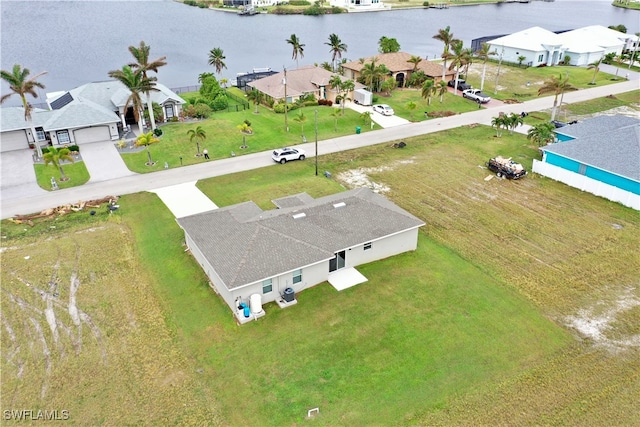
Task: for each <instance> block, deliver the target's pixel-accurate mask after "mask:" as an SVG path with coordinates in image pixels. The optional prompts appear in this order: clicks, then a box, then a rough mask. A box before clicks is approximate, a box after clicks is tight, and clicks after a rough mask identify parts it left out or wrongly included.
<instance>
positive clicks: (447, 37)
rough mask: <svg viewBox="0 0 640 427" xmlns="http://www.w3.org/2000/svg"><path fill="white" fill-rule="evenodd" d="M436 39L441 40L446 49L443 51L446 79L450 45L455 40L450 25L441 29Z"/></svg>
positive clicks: (443, 71)
mask: <svg viewBox="0 0 640 427" xmlns="http://www.w3.org/2000/svg"><path fill="white" fill-rule="evenodd" d="M433 38H434V39H436V40H440V41H441V42H442V43H443V44H444V50H443V51H442V58H443V60H444V62H443V63H442V80H444V76H445V72H446V70H447V55H448V54H449V46H451V43H452V42H453V41H454V40H455V38H454V37H453V33H452V32H451V29H450V28H449V26H447V28H444V29H442V28H441V29H439V30H438V33H437V34H436V35H434V36H433Z"/></svg>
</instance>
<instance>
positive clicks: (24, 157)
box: [0, 149, 47, 200]
mask: <svg viewBox="0 0 640 427" xmlns="http://www.w3.org/2000/svg"><path fill="white" fill-rule="evenodd" d="M33 154H34V151H33V150H29V149H24V150H16V151H8V152H6V153H2V156H0V167H1V168H2V182H1V183H0V186H1V187H2V191H1V192H0V200H9V199H15V198H18V197H29V196H37V195H41V194H46V193H47V191H45V190H43V189H42V188H40V187H39V186H38V184H37V182H36V171H35V170H34V169H33Z"/></svg>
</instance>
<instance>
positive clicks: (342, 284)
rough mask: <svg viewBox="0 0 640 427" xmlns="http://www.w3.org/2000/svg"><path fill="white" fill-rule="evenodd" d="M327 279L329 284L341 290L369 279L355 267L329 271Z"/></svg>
mask: <svg viewBox="0 0 640 427" xmlns="http://www.w3.org/2000/svg"><path fill="white" fill-rule="evenodd" d="M327 280H328V281H329V283H331V286H333V287H334V288H336V290H338V291H343V290H345V289H347V288H350V287H352V286H355V285H359V284H360V283H364V282H366V281H367V280H369V279H367V278H366V277H364V276H363V275H362V274H361V273H360V272H359V271H358V270H356V269H355V268H341V269H340V270H338V271H334V272H333V273H329V278H328V279H327Z"/></svg>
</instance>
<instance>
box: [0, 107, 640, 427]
mask: <svg viewBox="0 0 640 427" xmlns="http://www.w3.org/2000/svg"><path fill="white" fill-rule="evenodd" d="M585 108H586V107H585ZM405 141H406V142H408V146H407V147H406V148H405V149H403V150H398V149H393V148H391V147H390V144H389V145H380V146H375V147H369V148H366V149H360V150H355V151H351V152H344V153H337V154H334V155H330V156H323V157H322V158H321V159H320V163H321V165H322V166H321V168H322V170H330V171H331V172H332V173H333V176H334V178H335V180H333V179H327V178H324V177H323V176H320V177H315V176H314V173H313V171H314V166H313V162H308V161H307V162H294V163H291V164H288V165H287V167H286V168H283V167H280V166H278V165H275V166H273V167H268V168H264V169H261V170H256V171H250V172H246V173H242V174H236V175H230V176H223V177H219V178H215V179H211V180H207V181H204V182H201V183H200V184H199V186H200V188H201V189H203V191H205V192H206V193H207V194H208V195H210V197H211V198H212V199H213V200H214V201H215V202H216V203H217V204H219V205H221V206H224V205H228V204H232V203H237V202H241V201H245V200H247V199H253V200H254V201H256V202H257V203H258V204H259V205H260V206H262V207H263V208H267V207H269V200H270V199H272V198H276V197H280V196H283V195H286V194H291V193H295V192H298V191H302V190H305V191H308V192H309V193H310V194H311V195H312V196H315V197H317V196H321V195H324V194H330V193H333V192H335V191H338V189H339V188H340V186H341V185H343V186H345V187H349V186H350V185H352V184H350V183H351V182H352V179H351V177H353V176H354V175H359V176H361V177H366V178H368V179H369V180H372V181H375V182H377V183H381V184H384V185H386V186H387V187H388V188H389V191H388V192H387V196H388V197H390V198H391V199H392V200H394V201H395V202H396V203H398V204H399V205H400V206H402V207H404V208H406V209H407V210H409V211H411V212H412V213H413V214H415V215H417V216H418V217H420V218H422V219H424V220H425V222H426V223H427V225H426V226H425V227H423V230H422V232H421V233H420V241H419V249H418V250H417V251H415V252H413V253H407V254H403V255H400V256H397V257H394V258H391V259H388V260H384V261H381V262H377V263H373V264H369V265H366V266H362V267H359V270H360V271H361V272H362V273H363V274H364V275H365V276H367V277H368V278H369V282H367V283H365V284H362V285H359V286H357V287H355V288H351V289H349V290H346V291H343V292H336V291H335V290H334V289H333V288H332V287H330V286H329V285H327V284H322V285H319V286H317V287H315V288H312V289H309V290H306V291H304V292H303V293H301V294H300V295H299V296H298V299H299V304H298V305H296V306H294V307H291V308H288V309H286V310H280V309H279V308H277V306H274V305H273V304H268V305H266V306H265V309H266V311H267V316H266V317H265V318H263V319H261V320H260V321H258V322H254V323H250V324H247V325H244V326H242V327H239V326H236V325H235V323H234V321H233V319H232V315H231V313H230V311H229V310H228V308H227V307H226V305H225V304H224V303H223V302H222V301H221V300H220V299H219V297H217V296H216V295H215V294H214V293H213V292H212V291H211V290H210V288H209V287H208V286H207V282H206V278H205V276H204V273H203V272H202V270H201V269H200V268H199V267H198V266H197V265H196V263H195V262H194V261H193V259H192V258H191V256H190V255H189V254H188V253H186V252H184V247H183V246H182V245H181V243H182V242H183V234H182V233H181V231H180V230H179V228H178V227H177V225H176V223H175V221H174V219H173V218H172V216H171V214H170V213H169V211H168V209H166V208H165V207H164V205H163V204H162V203H161V202H160V201H159V200H158V199H157V198H156V196H155V195H153V194H149V193H144V194H137V195H131V196H126V197H123V198H122V199H121V200H120V205H121V209H120V211H118V214H116V215H112V216H111V217H109V216H107V215H104V216H102V217H99V218H93V219H92V218H90V217H87V216H82V217H79V218H80V220H81V221H82V222H80V223H79V224H78V225H76V226H75V227H76V228H73V227H74V226H72V225H70V223H71V220H67V219H61V220H60V221H58V223H59V224H60V225H61V226H60V227H59V228H56V229H53V230H52V229H50V228H49V226H48V224H47V223H45V224H42V225H39V226H36V227H34V228H28V229H27V230H26V231H23V228H22V226H16V225H11V224H8V223H3V230H2V235H3V240H2V241H3V246H4V247H8V249H6V250H5V251H4V253H3V258H2V285H1V286H2V297H3V298H2V313H3V315H2V322H3V328H4V331H3V332H6V331H8V330H9V329H8V328H7V325H9V328H10V329H11V330H12V331H14V333H13V334H12V333H3V335H2V341H1V344H2V354H3V359H2V365H1V367H2V395H3V401H2V409H3V410H4V409H7V408H8V406H10V407H23V406H27V407H32V406H39V407H44V405H45V403H44V402H46V404H49V403H51V402H53V404H54V405H57V404H58V402H60V403H59V404H60V405H61V404H62V403H63V402H64V403H66V402H73V405H74V406H72V409H73V411H72V416H73V414H74V413H77V414H80V415H83V416H84V415H88V416H93V418H91V417H89V418H87V420H88V421H89V423H91V424H123V423H127V424H132V423H136V424H149V425H152V424H158V423H163V424H176V423H182V424H205V423H208V424H221V425H244V424H246V422H247V420H252V422H254V423H256V424H259V425H293V424H296V425H300V424H319V425H398V424H399V425H412V424H415V425H495V424H514V425H526V424H529V425H530V424H534V425H540V424H554V425H614V424H617V425H637V424H638V423H640V418H639V415H638V412H637V408H636V405H637V396H638V394H639V393H640V376H639V372H640V344H639V343H638V336H639V335H640V290H639V288H638V285H639V283H638V277H637V272H638V271H639V270H640V260H639V259H638V257H637V242H638V241H640V218H638V215H637V212H636V211H633V210H631V209H627V208H624V207H621V206H620V205H617V204H615V203H611V202H608V201H606V200H603V199H600V198H597V197H595V196H592V195H589V194H586V193H582V192H580V191H578V190H575V189H572V188H569V187H567V186H565V185H562V184H559V183H556V182H553V181H550V180H547V179H544V178H541V177H537V176H535V175H530V176H528V177H526V178H525V179H523V180H521V181H515V182H513V181H506V180H498V179H495V178H494V179H491V180H488V181H485V178H486V177H487V176H490V174H489V172H488V171H487V170H486V169H484V168H483V167H482V166H483V164H484V162H485V161H486V160H487V159H488V157H490V156H493V155H496V154H502V155H505V156H511V157H513V158H514V159H517V160H518V161H521V162H523V163H524V164H525V165H526V166H527V167H528V168H529V167H530V165H531V161H532V159H533V158H535V157H536V156H537V155H538V154H537V151H536V150H535V149H534V148H532V147H531V146H530V145H529V143H528V142H527V141H526V139H525V138H524V137H523V136H520V135H508V134H506V133H505V134H504V136H503V137H502V138H495V137H494V132H493V130H492V129H490V128H488V127H484V126H477V127H473V128H461V129H456V130H452V131H448V132H446V133H439V134H430V135H425V136H422V137H417V138H414V139H411V140H405ZM150 212H153V215H149V213H150ZM107 218H108V219H107ZM54 224H55V223H54ZM89 226H91V228H89ZM63 229H64V233H62V230H63ZM5 236H6V238H5ZM112 242H113V245H112ZM97 248H99V250H97ZM105 254H109V255H108V256H105ZM25 256H30V258H29V259H28V260H27V259H25ZM76 260H78V261H76ZM76 266H77V267H76ZM74 269H77V271H78V273H79V276H80V287H79V289H78V291H77V292H76V302H75V304H76V305H77V307H78V308H79V309H81V310H82V311H83V312H84V313H86V314H87V315H88V316H90V320H91V321H92V323H89V322H87V321H86V319H87V318H86V317H84V318H83V317H81V320H83V322H81V326H82V327H83V329H81V332H82V334H83V335H82V338H83V339H82V342H81V344H82V346H81V348H80V349H79V350H78V336H80V334H79V333H78V332H76V331H78V327H77V326H76V325H75V324H74V323H73V319H72V317H71V316H70V315H69V314H68V312H69V310H68V306H69V305H71V298H70V297H71V295H70V294H71V288H70V277H71V275H72V273H73V271H74ZM54 273H55V274H54ZM52 277H53V279H55V278H56V277H59V278H61V280H58V281H57V282H58V285H57V286H56V287H53V288H51V287H49V286H50V285H49V284H48V283H49V282H51V281H53V282H56V280H52ZM25 280H26V281H29V282H30V283H31V284H32V285H33V286H31V287H27V286H26V284H25V283H24V282H25ZM85 283H86V286H85ZM34 287H37V288H39V289H42V290H44V291H45V293H44V294H41V293H39V292H37V291H38V290H36V292H34V291H33V289H32V288H34ZM55 291H57V292H58V293H59V296H57V297H55V298H56V299H53V300H52V299H50V298H49V293H51V294H52V295H53V292H55ZM18 297H19V299H18ZM22 301H24V302H27V303H28V305H25V304H24V303H23V302H22ZM49 301H52V304H53V307H52V308H53V311H54V314H55V315H56V319H57V320H59V322H60V325H59V328H58V334H59V337H58V341H56V338H55V336H56V335H55V333H52V332H51V330H50V329H49V324H48V323H47V321H46V319H47V313H49V312H48V311H47V310H48V305H47V304H49ZM57 301H60V302H61V303H62V307H61V306H60V303H58V302H57ZM49 316H50V315H49ZM36 324H38V325H39V327H36ZM91 325H93V327H92V326H91ZM96 328H98V331H99V332H100V334H98V333H97V332H96ZM38 330H40V331H41V332H38ZM18 331H20V332H18ZM67 331H69V332H67ZM14 335H15V339H13V338H12V337H13V336H14ZM97 336H100V337H102V340H100V339H98V338H97ZM43 343H46V344H47V349H48V350H47V351H48V352H49V358H48V359H47V358H46V357H43V354H46V353H47V352H46V351H44V350H43V349H44V344H43ZM101 343H102V345H101ZM105 352H106V354H107V356H108V357H107V361H108V362H109V363H108V365H107V364H105V362H104V356H103V355H104V353H105ZM47 360H49V361H50V362H51V363H52V366H51V367H50V368H49V367H48V366H49V365H47V364H46V361H47ZM20 361H26V362H24V363H22V365H21V362H20ZM111 361H113V362H114V363H113V364H111V363H110V362H111ZM72 362H73V363H72ZM20 366H24V367H25V369H24V371H23V374H22V377H20V376H19V375H18V373H19V372H20V369H19V367H20ZM48 369H51V370H48ZM56 369H60V370H62V372H63V374H59V375H55V376H54V373H56V372H58V371H56ZM85 372H91V373H92V375H90V376H87V375H84V373H85ZM171 373H175V375H177V377H176V378H173V377H171V376H170V374H171ZM108 374H109V375H108ZM43 378H44V381H43ZM78 378H83V380H82V381H78ZM167 378H169V379H167ZM162 379H165V380H164V381H163V380H162ZM53 384H55V385H57V387H58V388H56V389H55V392H56V393H55V395H54V394H53V393H51V394H49V391H48V390H50V387H53V386H52V385H53ZM105 384H107V385H108V386H105ZM112 384H113V386H111V385H112ZM169 384H173V385H172V386H171V385H169ZM176 384H177V385H176ZM45 385H46V386H47V388H45V396H44V397H41V396H42V393H43V387H44V386H45ZM52 395H53V396H54V397H51V396H52ZM7 396H9V398H8V397H7ZM49 398H51V399H50V400H47V399H49ZM56 399H57V400H56ZM7 402H9V403H7ZM381 402H384V404H381ZM14 405H15V406H14ZM181 405H186V408H187V409H184V410H180V409H178V408H180V407H181ZM316 406H318V407H320V417H319V418H316V419H314V420H305V419H304V416H305V415H306V410H307V409H309V408H312V407H316ZM131 408H133V409H131ZM136 411H138V412H136ZM139 411H142V413H144V414H145V415H146V414H151V415H152V418H146V417H145V418H142V416H141V415H140V412H139ZM96 414H97V415H96ZM114 414H115V415H114ZM181 417H184V418H181ZM79 419H81V418H74V420H76V422H77V423H79V424H80V423H81V422H78V420H79ZM203 420H206V421H203ZM82 423H83V424H84V423H86V422H84V420H82Z"/></svg>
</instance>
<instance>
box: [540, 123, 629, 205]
mask: <svg viewBox="0 0 640 427" xmlns="http://www.w3.org/2000/svg"><path fill="white" fill-rule="evenodd" d="M556 133H557V136H558V140H559V141H560V142H558V143H555V144H550V145H547V146H545V147H542V148H541V150H542V153H543V154H542V161H538V160H534V161H533V171H534V172H536V173H539V174H541V175H544V176H547V177H549V178H552V179H555V180H557V181H561V182H564V183H565V184H567V185H570V186H572V187H575V188H578V189H580V190H582V191H587V192H589V193H592V194H596V195H598V196H601V197H605V198H607V199H609V200H613V201H616V202H619V203H621V204H623V205H625V206H628V207H631V208H633V209H636V210H640V120H639V119H637V118H634V117H626V116H621V115H616V116H597V117H593V118H591V119H587V120H584V121H581V122H578V123H576V124H573V125H568V126H564V127H561V128H559V129H556Z"/></svg>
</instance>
